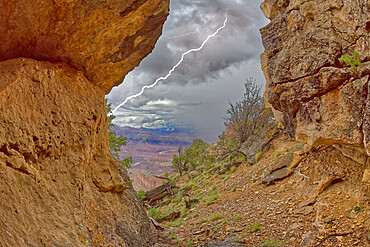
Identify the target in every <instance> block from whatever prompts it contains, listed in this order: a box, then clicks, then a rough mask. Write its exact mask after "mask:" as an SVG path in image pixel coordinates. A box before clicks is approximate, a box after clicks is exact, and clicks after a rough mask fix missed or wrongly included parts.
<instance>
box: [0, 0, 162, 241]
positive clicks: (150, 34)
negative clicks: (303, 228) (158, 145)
mask: <svg viewBox="0 0 370 247" xmlns="http://www.w3.org/2000/svg"><path fill="white" fill-rule="evenodd" d="M168 6H169V1H162V0H161V1H160V0H145V1H141V0H139V1H133V0H125V1H118V0H108V1H77V0H69V1H64V0H63V1H62V0H54V1H38V0H34V1H25V0H17V1H1V2H0V20H1V21H2V23H3V24H2V25H1V27H0V34H1V35H0V40H1V41H0V60H1V62H0V245H1V246H140V247H141V246H152V245H153V244H154V242H155V239H156V238H155V232H154V229H153V226H152V224H151V223H150V222H149V220H148V218H147V216H146V213H145V211H144V209H143V208H142V205H141V203H140V201H139V199H138V197H137V195H136V193H135V192H134V190H133V189H132V185H131V183H130V180H129V179H128V176H127V174H125V172H124V171H123V170H121V169H120V168H119V167H118V166H117V164H116V162H115V160H114V159H113V158H112V156H111V154H110V151H109V140H108V133H107V117H106V112H105V109H104V96H105V93H106V92H108V91H109V90H110V89H111V87H112V86H113V85H115V84H116V83H117V81H120V78H122V76H124V75H125V74H126V73H127V72H128V71H130V70H132V69H133V68H134V67H135V66H137V65H138V63H139V62H140V61H141V60H142V59H143V58H144V57H145V56H146V55H147V54H148V53H149V52H151V50H152V48H153V47H154V45H155V42H156V40H157V38H158V37H159V36H160V34H161V30H162V25H163V23H164V21H165V19H166V17H167V15H168Z"/></svg>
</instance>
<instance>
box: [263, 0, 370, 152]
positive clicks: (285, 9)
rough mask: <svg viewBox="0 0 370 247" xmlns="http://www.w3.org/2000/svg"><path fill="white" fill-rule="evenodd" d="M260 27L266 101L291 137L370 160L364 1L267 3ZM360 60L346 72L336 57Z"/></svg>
mask: <svg viewBox="0 0 370 247" xmlns="http://www.w3.org/2000/svg"><path fill="white" fill-rule="evenodd" d="M261 8H262V10H263V12H264V14H265V16H266V17H267V18H269V19H270V20H271V22H270V24H268V25H267V26H266V27H264V28H262V29H261V30H260V31H261V35H262V39H263V45H264V47H265V52H264V53H263V54H262V56H261V60H262V68H263V71H264V74H265V77H266V80H267V85H266V100H267V103H268V104H270V105H271V107H272V108H273V109H274V113H275V118H276V119H277V121H278V122H279V124H280V125H282V126H284V127H285V128H286V129H287V131H288V132H289V134H290V135H291V136H292V137H295V138H296V139H297V140H299V141H301V142H304V143H306V144H308V146H309V147H313V148H314V147H316V146H319V145H330V144H334V143H340V144H349V145H352V146H357V147H360V148H361V149H362V150H363V151H366V152H367V155H370V82H369V75H370V34H369V32H370V1H369V0H351V1H349V0H328V1H321V0H290V1H289V0H266V1H264V2H263V3H262V5H261ZM354 51H358V52H359V54H360V61H361V62H362V67H360V68H356V69H351V67H350V66H348V65H346V64H343V63H341V62H340V61H339V58H340V57H341V56H342V55H350V56H351V55H352V54H353V52H354Z"/></svg>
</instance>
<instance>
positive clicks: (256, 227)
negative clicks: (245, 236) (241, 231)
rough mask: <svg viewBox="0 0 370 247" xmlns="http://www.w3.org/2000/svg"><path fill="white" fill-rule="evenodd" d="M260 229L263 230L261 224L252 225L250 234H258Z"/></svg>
mask: <svg viewBox="0 0 370 247" xmlns="http://www.w3.org/2000/svg"><path fill="white" fill-rule="evenodd" d="M259 229H261V222H255V223H253V224H252V225H250V226H249V231H250V232H256V231H258V230H259Z"/></svg>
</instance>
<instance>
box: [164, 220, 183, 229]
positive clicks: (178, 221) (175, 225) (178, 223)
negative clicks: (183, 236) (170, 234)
mask: <svg viewBox="0 0 370 247" xmlns="http://www.w3.org/2000/svg"><path fill="white" fill-rule="evenodd" d="M182 224H184V220H183V219H181V218H178V219H177V220H175V221H174V222H168V223H167V224H166V227H177V226H181V225H182Z"/></svg>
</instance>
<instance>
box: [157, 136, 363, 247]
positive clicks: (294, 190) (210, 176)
mask: <svg viewBox="0 0 370 247" xmlns="http://www.w3.org/2000/svg"><path fill="white" fill-rule="evenodd" d="M302 147H303V145H302V143H299V142H297V141H294V140H291V139H290V137H289V136H288V135H287V134H286V133H281V134H279V135H278V136H277V137H275V138H274V139H273V140H272V142H270V144H269V147H266V148H265V149H264V152H263V155H262V157H261V159H260V160H259V161H258V162H257V163H256V164H254V165H253V166H251V165H249V164H248V162H246V161H243V162H242V163H240V162H235V161H231V162H230V164H231V165H235V166H238V167H237V168H236V169H230V170H229V171H226V170H225V169H223V168H221V169H215V167H216V165H217V164H216V165H214V167H213V168H211V169H209V170H205V171H201V170H197V171H192V172H191V173H189V174H186V175H184V176H183V177H181V178H179V179H177V180H176V182H175V183H176V185H177V186H178V187H180V189H178V192H177V194H175V195H173V196H171V195H169V196H168V198H165V199H164V200H163V201H161V202H159V203H158V204H157V206H156V208H157V210H158V211H161V212H163V215H164V216H165V215H168V214H169V213H170V212H180V213H179V215H178V217H179V218H177V219H174V220H168V219H167V220H165V221H162V222H161V224H162V225H163V226H165V227H166V228H165V233H166V234H167V236H169V237H171V238H172V239H173V240H174V241H175V242H176V243H177V244H178V246H223V247H225V246H227V247H229V246H230V247H231V246H248V247H252V246H287V247H288V246H289V247H290V246H292V247H293V246H299V247H312V246H361V247H362V246H369V244H370V230H369V229H370V221H369V218H370V211H369V207H370V198H369V195H370V188H369V186H367V185H366V184H364V183H363V182H362V181H361V179H362V173H363V167H358V163H356V162H355V161H353V160H351V159H349V158H347V157H344V156H343V155H342V154H341V152H340V151H339V150H337V149H335V148H334V147H330V146H326V147H322V148H320V150H317V151H315V152H314V153H311V154H304V153H303V151H302V150H300V149H301V148H302ZM333 161H334V162H333ZM238 163H240V164H238ZM297 163H298V166H297ZM294 166H297V167H296V169H295V170H294V171H292V172H291V174H290V175H289V176H288V177H286V178H285V179H275V180H270V182H268V183H267V181H266V180H267V178H268V177H269V176H270V174H273V173H274V171H275V170H277V169H279V168H283V167H284V168H293V167H294ZM225 167H227V166H225ZM229 167H230V166H229ZM333 174H334V175H336V176H337V177H336V180H334V181H333ZM339 174H341V176H342V177H340V175H339ZM343 174H346V177H345V178H344V177H343ZM270 177H271V176H270ZM329 181H333V182H332V183H331V182H329ZM184 191H186V192H187V196H186V197H185V198H183V200H182V201H181V202H179V199H180V198H181V193H183V194H184ZM190 199H198V200H199V203H197V204H194V205H192V207H191V208H186V206H185V202H184V200H188V201H189V200H190ZM153 215H154V217H159V218H160V217H163V215H159V214H158V213H157V214H153ZM158 215H159V216H158ZM158 220H159V221H160V219H158Z"/></svg>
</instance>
